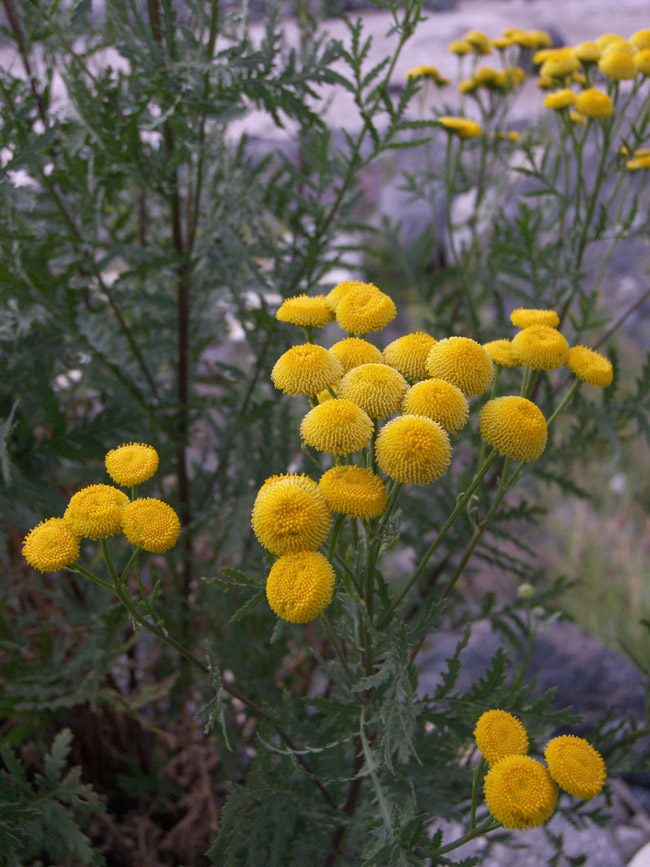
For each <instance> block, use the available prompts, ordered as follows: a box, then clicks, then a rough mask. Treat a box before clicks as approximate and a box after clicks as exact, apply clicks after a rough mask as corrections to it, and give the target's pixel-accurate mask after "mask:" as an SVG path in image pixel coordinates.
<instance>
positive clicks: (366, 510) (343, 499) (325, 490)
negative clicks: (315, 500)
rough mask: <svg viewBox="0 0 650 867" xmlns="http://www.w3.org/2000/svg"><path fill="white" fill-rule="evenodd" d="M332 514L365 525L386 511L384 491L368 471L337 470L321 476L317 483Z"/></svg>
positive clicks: (344, 467)
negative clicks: (363, 522)
mask: <svg viewBox="0 0 650 867" xmlns="http://www.w3.org/2000/svg"><path fill="white" fill-rule="evenodd" d="M318 487H319V488H320V492H321V494H322V495H323V496H324V497H325V499H326V500H327V505H328V506H329V507H330V509H331V510H332V511H333V512H340V513H341V514H342V515H351V516H352V517H353V518H359V519H360V520H362V521H367V520H369V519H370V518H378V517H379V516H380V515H381V514H382V512H383V511H384V509H385V508H386V488H385V487H384V483H383V482H382V480H381V479H380V478H379V476H378V475H377V474H376V473H373V471H372V470H366V469H364V468H363V467H350V466H338V467H332V469H331V470H328V471H327V472H326V473H323V475H322V476H321V480H320V482H319V483H318Z"/></svg>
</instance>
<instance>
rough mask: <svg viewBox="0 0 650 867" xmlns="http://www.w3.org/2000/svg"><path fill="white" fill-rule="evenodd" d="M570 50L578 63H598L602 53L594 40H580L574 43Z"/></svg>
mask: <svg viewBox="0 0 650 867" xmlns="http://www.w3.org/2000/svg"><path fill="white" fill-rule="evenodd" d="M571 50H572V51H573V54H574V55H575V57H577V58H578V60H579V61H580V63H584V64H585V65H586V64H589V63H598V61H599V60H600V56H601V54H602V51H601V49H600V48H599V47H598V46H597V45H596V43H595V42H581V43H580V44H579V45H575V46H574V47H573V48H572V49H571Z"/></svg>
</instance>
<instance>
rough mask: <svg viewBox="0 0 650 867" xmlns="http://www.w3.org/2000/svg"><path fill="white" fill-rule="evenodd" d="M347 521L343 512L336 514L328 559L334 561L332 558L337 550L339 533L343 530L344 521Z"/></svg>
mask: <svg viewBox="0 0 650 867" xmlns="http://www.w3.org/2000/svg"><path fill="white" fill-rule="evenodd" d="M344 521H345V515H344V514H343V513H339V514H338V515H337V516H336V521H334V527H333V528H332V535H331V537H330V544H329V550H328V552H327V559H328V560H329V561H330V563H331V562H332V558H333V557H334V552H335V551H336V543H337V541H338V538H339V533H340V532H341V527H342V526H343V522H344Z"/></svg>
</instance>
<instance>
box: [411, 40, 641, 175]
mask: <svg viewBox="0 0 650 867" xmlns="http://www.w3.org/2000/svg"><path fill="white" fill-rule="evenodd" d="M526 49H527V50H532V51H534V52H535V53H534V54H533V56H532V66H535V67H537V68H538V71H539V78H538V79H537V84H538V85H539V87H541V88H543V89H546V90H549V91H550V92H549V93H548V95H547V96H546V98H545V100H544V106H545V107H546V108H548V109H551V110H553V111H567V112H568V116H569V118H570V119H571V120H572V121H574V122H576V123H586V120H587V119H589V118H607V117H610V116H611V115H612V114H613V113H614V112H615V110H616V107H615V102H614V101H613V100H612V84H613V83H618V82H620V81H632V80H635V79H637V80H638V78H639V76H641V77H648V76H650V30H638V31H637V32H636V33H633V34H632V35H631V36H630V37H629V39H625V38H624V37H622V36H619V35H618V34H615V33H605V34H603V35H602V36H600V37H598V39H596V41H595V42H582V43H580V45H575V46H563V47H561V48H553V47H552V40H551V37H550V36H549V34H548V33H545V32H544V31H541V30H531V31H529V32H526V31H524V30H520V29H516V28H514V29H509V30H505V31H504V32H503V34H502V36H500V37H498V38H496V39H490V38H489V37H488V36H487V34H485V33H481V32H480V31H477V30H470V31H469V32H468V33H466V34H465V36H464V37H463V39H462V40H459V41H456V42H452V43H450V45H449V51H450V52H451V53H452V54H455V55H456V56H457V57H458V58H459V61H460V62H461V63H462V60H463V58H464V57H465V56H466V55H472V56H473V57H474V67H473V71H472V74H471V75H470V76H469V78H465V79H463V80H461V82H460V84H459V88H458V89H459V91H460V93H461V94H464V95H468V96H473V97H475V98H476V99H477V100H479V102H480V97H481V94H482V93H484V92H487V93H502V94H505V93H509V92H511V91H512V90H514V89H515V88H516V87H519V86H520V85H521V84H523V83H524V81H525V79H526V74H527V73H526V70H525V69H524V68H523V67H522V66H520V65H517V64H518V63H523V64H524V65H528V67H529V69H530V68H532V67H531V65H530V61H529V60H528V61H527V60H526V55H524V54H522V52H523V51H524V50H526ZM493 51H496V52H498V54H499V56H500V59H501V69H495V68H493V67H492V66H480V67H478V66H477V61H478V58H479V57H483V56H487V55H490V54H492V53H493ZM406 77H407V78H424V79H429V80H432V81H433V82H434V83H435V84H436V86H438V87H443V86H444V85H446V84H448V83H449V80H448V79H447V78H445V77H444V76H443V75H441V74H440V73H439V71H438V69H437V68H436V67H434V66H417V67H414V68H413V69H410V70H408V71H407V73H406ZM596 84H598V85H599V87H596V86H595V85H596ZM574 87H575V88H576V89H575V90H574V89H573V88H574ZM603 88H604V89H603ZM437 120H438V121H439V122H440V123H441V124H442V126H443V127H444V128H445V129H446V130H447V131H448V132H450V133H455V134H456V135H458V136H459V137H460V138H473V137H476V136H480V135H482V132H483V131H482V129H481V126H480V124H478V123H477V122H476V121H473V120H469V119H467V118H464V117H452V116H443V117H439V118H437ZM500 137H502V138H507V137H509V136H508V135H507V134H502V135H501V136H500ZM513 140H516V138H514V139H513ZM627 168H628V169H631V170H635V169H647V168H650V157H648V154H647V153H646V152H645V150H643V149H642V150H641V151H639V152H637V153H635V154H634V157H633V159H631V160H629V161H628V163H627Z"/></svg>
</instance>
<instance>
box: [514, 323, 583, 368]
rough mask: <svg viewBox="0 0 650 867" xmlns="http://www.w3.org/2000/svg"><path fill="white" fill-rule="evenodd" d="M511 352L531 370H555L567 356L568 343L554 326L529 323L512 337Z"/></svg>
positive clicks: (564, 361)
mask: <svg viewBox="0 0 650 867" xmlns="http://www.w3.org/2000/svg"><path fill="white" fill-rule="evenodd" d="M510 345H511V346H512V354H513V356H514V357H515V358H516V359H517V361H520V362H521V363H522V364H527V365H528V366H529V367H532V368H533V370H555V369H556V368H557V367H562V365H563V364H565V363H566V360H567V358H568V357H569V344H568V343H567V342H566V339H565V337H564V336H563V335H562V334H560V332H559V331H558V330H557V329H556V328H551V327H550V326H548V325H529V326H528V328H523V329H522V330H521V331H520V332H519V333H518V334H516V335H515V336H514V337H513V338H512V343H511V344H510Z"/></svg>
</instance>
